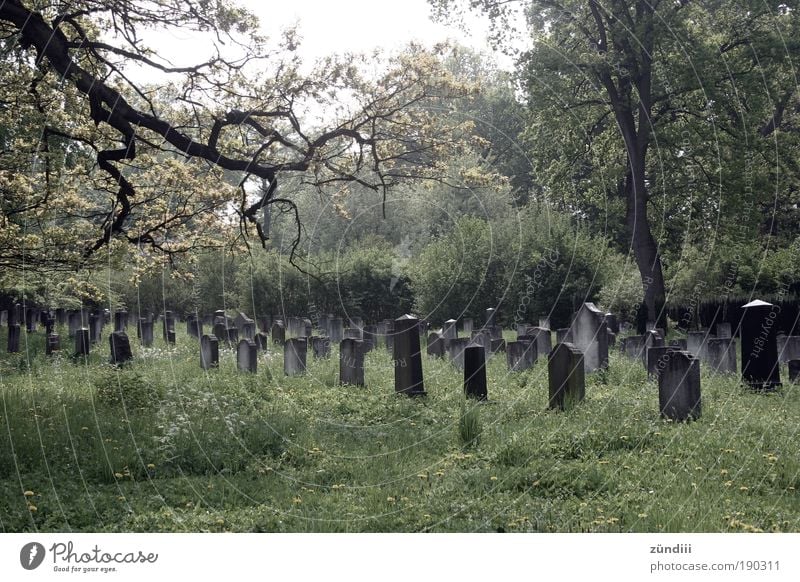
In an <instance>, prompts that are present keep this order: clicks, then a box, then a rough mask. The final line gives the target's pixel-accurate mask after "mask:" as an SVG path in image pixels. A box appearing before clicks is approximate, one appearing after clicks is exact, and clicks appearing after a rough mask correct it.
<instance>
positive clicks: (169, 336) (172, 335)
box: [167, 329, 176, 346]
mask: <svg viewBox="0 0 800 582" xmlns="http://www.w3.org/2000/svg"><path fill="white" fill-rule="evenodd" d="M175 341H176V337H175V330H174V329H168V330H167V343H168V344H169V345H171V346H174V345H175Z"/></svg>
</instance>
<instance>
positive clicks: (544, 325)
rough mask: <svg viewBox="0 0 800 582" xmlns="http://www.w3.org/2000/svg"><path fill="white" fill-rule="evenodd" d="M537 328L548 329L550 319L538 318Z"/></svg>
mask: <svg viewBox="0 0 800 582" xmlns="http://www.w3.org/2000/svg"><path fill="white" fill-rule="evenodd" d="M539 327H541V328H542V329H550V318H549V317H540V318H539Z"/></svg>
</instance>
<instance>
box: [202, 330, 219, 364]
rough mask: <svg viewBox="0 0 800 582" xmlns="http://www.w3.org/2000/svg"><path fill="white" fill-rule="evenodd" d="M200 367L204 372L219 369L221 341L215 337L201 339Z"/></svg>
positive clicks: (208, 336)
mask: <svg viewBox="0 0 800 582" xmlns="http://www.w3.org/2000/svg"><path fill="white" fill-rule="evenodd" d="M200 367H201V368H203V369H204V370H208V369H210V368H218V367H219V339H217V337H216V336H214V335H203V336H202V337H201V338H200Z"/></svg>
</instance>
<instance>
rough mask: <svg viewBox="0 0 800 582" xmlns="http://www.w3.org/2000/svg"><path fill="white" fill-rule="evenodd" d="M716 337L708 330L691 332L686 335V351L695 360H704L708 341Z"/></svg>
mask: <svg viewBox="0 0 800 582" xmlns="http://www.w3.org/2000/svg"><path fill="white" fill-rule="evenodd" d="M712 337H714V336H713V335H709V332H708V331H707V330H704V331H690V332H688V333H687V334H686V351H688V352H689V353H690V354H692V355H693V356H694V357H695V358H699V359H701V360H702V359H703V358H705V355H706V341H708V339H709V338H712Z"/></svg>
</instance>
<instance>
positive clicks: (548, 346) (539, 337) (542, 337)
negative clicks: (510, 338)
mask: <svg viewBox="0 0 800 582" xmlns="http://www.w3.org/2000/svg"><path fill="white" fill-rule="evenodd" d="M528 339H531V340H533V341H534V342H535V343H536V353H537V354H549V353H550V350H552V349H553V340H552V335H551V333H550V330H549V329H547V328H543V327H528V328H527V330H526V333H525V336H524V337H518V338H517V340H528Z"/></svg>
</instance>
